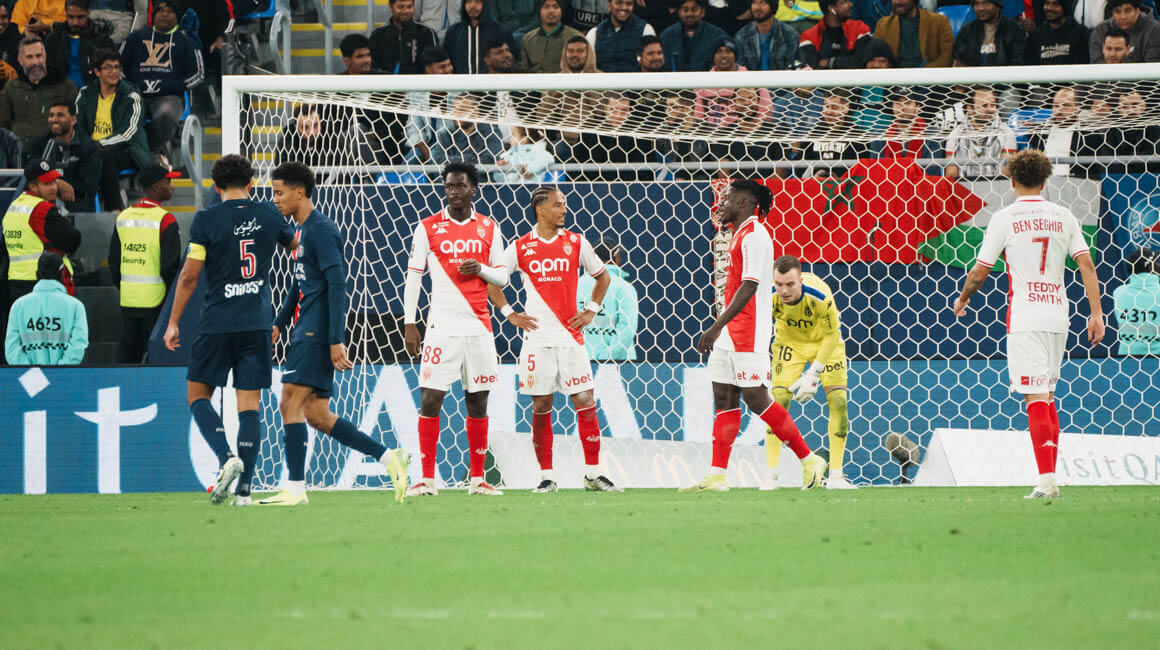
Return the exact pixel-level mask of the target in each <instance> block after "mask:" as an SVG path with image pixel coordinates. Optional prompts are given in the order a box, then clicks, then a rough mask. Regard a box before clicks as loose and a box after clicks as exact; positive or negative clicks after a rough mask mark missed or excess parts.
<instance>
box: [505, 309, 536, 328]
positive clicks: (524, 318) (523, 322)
mask: <svg viewBox="0 0 1160 650" xmlns="http://www.w3.org/2000/svg"><path fill="white" fill-rule="evenodd" d="M507 322H509V323H511V324H512V325H515V326H516V327H518V328H520V329H522V330H527V331H529V332H533V331H535V330H538V329H540V321H538V320H536V319H535V318H533V317H532V316H528V315H527V314H521V313H519V312H513V313H512V314H511V315H509V316H508V317H507Z"/></svg>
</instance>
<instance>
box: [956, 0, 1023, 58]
mask: <svg viewBox="0 0 1160 650" xmlns="http://www.w3.org/2000/svg"><path fill="white" fill-rule="evenodd" d="M972 6H973V7H974V9H975V19H974V20H972V21H971V22H969V23H967V24H966V25H963V28H962V29H961V30H960V31H959V35H958V36H957V37H955V49H954V59H955V65H956V66H964V65H1023V62H1024V61H1025V60H1026V55H1027V32H1025V31H1023V27H1022V26H1021V25H1020V24H1019V23H1018V22H1017V21H1016V20H1015V19H1014V18H1008V17H1007V16H1004V15H1003V14H1002V10H1003V0H990V2H976V3H974V5H972Z"/></svg>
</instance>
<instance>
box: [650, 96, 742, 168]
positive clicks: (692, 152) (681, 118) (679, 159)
mask: <svg viewBox="0 0 1160 650" xmlns="http://www.w3.org/2000/svg"><path fill="white" fill-rule="evenodd" d="M741 90H745V89H741ZM695 103H696V98H695V96H694V93H693V91H691V90H679V91H675V92H671V93H668V94H667V95H666V96H665V121H664V128H663V129H662V130H663V132H664V133H671V134H674V135H678V134H688V133H693V132H694V131H696V130H697V121H696V120H695V119H693V107H694V105H695ZM654 147H655V149H656V152H657V154H659V155H660V157H661V162H665V163H669V164H677V163H697V162H701V161H703V160H707V159H708V157H709V143H708V142H707V141H705V140H687V139H684V138H662V139H658V140H657V141H656V142H655V144H654ZM704 177H705V174H704V173H703V172H701V171H700V170H686V169H678V170H676V171H675V172H674V178H676V179H679V180H690V179H694V178H704Z"/></svg>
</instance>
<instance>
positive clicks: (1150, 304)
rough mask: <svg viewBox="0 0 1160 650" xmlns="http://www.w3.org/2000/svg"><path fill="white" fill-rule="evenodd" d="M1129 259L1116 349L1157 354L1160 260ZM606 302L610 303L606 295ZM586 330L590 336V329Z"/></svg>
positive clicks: (1119, 292) (1146, 254) (1142, 254)
mask: <svg viewBox="0 0 1160 650" xmlns="http://www.w3.org/2000/svg"><path fill="white" fill-rule="evenodd" d="M1127 263H1128V272H1129V273H1131V275H1129V276H1128V281H1127V282H1125V283H1124V284H1122V285H1120V286H1118V287H1116V290H1115V291H1113V292H1112V303H1113V305H1115V308H1114V309H1113V310H1112V313H1113V314H1114V315H1115V317H1116V324H1117V325H1118V328H1117V329H1118V333H1119V339H1120V347H1119V350H1117V353H1118V354H1119V355H1120V356H1152V357H1154V356H1157V355H1160V275H1157V272H1160V263H1158V262H1157V259H1156V257H1155V256H1154V255H1153V254H1152V251H1150V250H1148V249H1147V248H1142V249H1140V250H1138V251H1136V252H1134V253H1132V254H1131V255H1129V256H1128V259H1127ZM613 281H614V282H615V280H613ZM581 282H583V280H581ZM611 288H612V287H609V289H611ZM606 295H607V294H606ZM604 304H606V305H607V304H608V300H607V298H606V299H605V301H604ZM597 318H599V317H597ZM593 322H595V319H593ZM584 334H585V339H587V338H588V331H587V330H586V331H585V332H584Z"/></svg>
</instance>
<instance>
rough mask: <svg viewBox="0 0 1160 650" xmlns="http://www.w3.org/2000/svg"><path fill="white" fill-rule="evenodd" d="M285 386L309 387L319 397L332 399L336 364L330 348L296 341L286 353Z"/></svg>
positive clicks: (325, 345)
mask: <svg viewBox="0 0 1160 650" xmlns="http://www.w3.org/2000/svg"><path fill="white" fill-rule="evenodd" d="M282 383H283V384H297V385H299V386H309V387H311V388H313V389H314V394H315V395H318V396H319V397H330V395H331V389H332V388H333V387H334V363H332V362H331V361H330V346H329V345H327V344H325V343H313V342H309V341H295V342H293V343H291V344H290V351H289V352H287V353H286V366H285V368H284V369H283V370H282Z"/></svg>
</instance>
